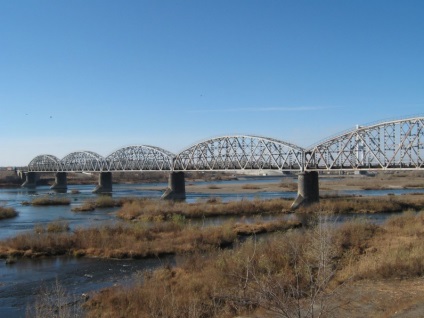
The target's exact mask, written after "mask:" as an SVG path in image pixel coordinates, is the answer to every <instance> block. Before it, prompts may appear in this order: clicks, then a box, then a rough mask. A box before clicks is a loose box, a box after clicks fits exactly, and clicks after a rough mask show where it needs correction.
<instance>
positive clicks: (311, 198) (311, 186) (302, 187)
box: [291, 171, 319, 209]
mask: <svg viewBox="0 0 424 318" xmlns="http://www.w3.org/2000/svg"><path fill="white" fill-rule="evenodd" d="M314 202H319V183H318V172H316V171H306V172H301V173H300V174H299V175H298V184H297V197H296V200H295V201H294V202H293V204H292V206H291V208H292V209H296V208H297V207H299V206H300V205H306V204H311V203H314Z"/></svg>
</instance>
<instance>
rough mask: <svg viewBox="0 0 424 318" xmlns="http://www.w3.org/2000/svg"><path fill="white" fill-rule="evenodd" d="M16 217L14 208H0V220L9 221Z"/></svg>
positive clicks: (16, 213)
mask: <svg viewBox="0 0 424 318" xmlns="http://www.w3.org/2000/svg"><path fill="white" fill-rule="evenodd" d="M15 216H18V212H16V210H15V209H14V208H10V207H4V206H0V220H2V219H10V218H14V217H15Z"/></svg>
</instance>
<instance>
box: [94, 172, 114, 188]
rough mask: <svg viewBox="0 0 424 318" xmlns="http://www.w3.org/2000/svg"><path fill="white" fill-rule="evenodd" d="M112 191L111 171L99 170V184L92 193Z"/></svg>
mask: <svg viewBox="0 0 424 318" xmlns="http://www.w3.org/2000/svg"><path fill="white" fill-rule="evenodd" d="M111 192H112V172H100V174H99V184H98V185H97V187H96V188H95V189H94V190H93V193H111Z"/></svg>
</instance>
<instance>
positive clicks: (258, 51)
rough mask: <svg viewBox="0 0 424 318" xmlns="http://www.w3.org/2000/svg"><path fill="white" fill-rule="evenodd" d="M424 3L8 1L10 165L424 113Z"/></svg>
mask: <svg viewBox="0 0 424 318" xmlns="http://www.w3.org/2000/svg"><path fill="white" fill-rule="evenodd" d="M423 16H424V2H423V1H413V0H408V1H391V0H381V1H377V0H369V1H365V0H356V1H347V0H346V1H339V0H334V1H327V0H322V1H312V0H310V1H302V0H296V1H294V0H293V1H284V0H261V1H259V0H257V1H252V0H239V1H236V0H222V1H221V0H213V1H207V0H204V1H203V0H161V1H153V0H151V1H142V0H139V1H132V0H126V1H108V0H98V1H95V0H89V1H87V0H73V1H58V0H50V1H49V0H27V1H24V0H22V1H7V0H3V1H0V111H1V116H0V120H1V124H0V166H8V165H18V166H19V165H26V164H28V163H29V161H30V160H31V159H32V158H33V157H35V156H36V155H39V154H52V155H55V156H57V157H59V158H63V157H64V156H65V155H67V154H69V153H70V152H73V151H79V150H90V151H95V152H97V153H99V154H100V155H103V156H106V155H108V154H110V153H111V152H113V151H114V150H117V149H118V148H121V147H123V146H128V145H142V144H146V145H154V146H158V147H162V148H165V149H167V150H169V151H171V152H174V153H177V152H179V151H181V150H183V149H184V148H187V147H188V146H190V145H192V144H194V143H196V142H198V141H201V140H205V139H209V138H212V137H216V136H221V135H227V134H236V133H242V134H254V135H262V136H267V137H273V138H277V139H281V140H285V141H289V142H292V143H295V144H298V145H300V146H303V147H306V146H308V145H310V144H313V143H315V142H316V141H318V140H320V139H323V138H325V137H327V136H329V135H332V134H334V133H337V132H339V131H341V130H345V129H348V128H352V127H354V126H355V125H356V124H366V123H368V122H373V121H377V120H384V119H387V118H396V117H403V116H409V115H414V114H422V113H424V19H423Z"/></svg>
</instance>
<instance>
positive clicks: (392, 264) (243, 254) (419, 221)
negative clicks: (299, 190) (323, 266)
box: [86, 212, 424, 318]
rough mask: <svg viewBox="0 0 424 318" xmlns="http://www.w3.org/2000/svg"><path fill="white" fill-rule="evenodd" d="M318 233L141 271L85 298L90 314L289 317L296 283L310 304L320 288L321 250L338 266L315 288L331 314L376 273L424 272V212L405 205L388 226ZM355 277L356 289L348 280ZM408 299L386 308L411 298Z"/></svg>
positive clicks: (377, 277)
mask: <svg viewBox="0 0 424 318" xmlns="http://www.w3.org/2000/svg"><path fill="white" fill-rule="evenodd" d="M324 229H325V227H324ZM327 229H328V228H327ZM316 233H318V231H317V230H316V228H311V229H310V230H303V231H296V232H285V233H281V234H274V235H273V236H269V237H268V238H267V239H265V240H261V241H259V242H257V241H256V242H255V241H253V240H248V241H246V242H245V243H243V244H241V245H239V246H237V247H236V248H234V249H233V250H225V251H215V252H211V253H210V254H208V255H204V254H201V255H199V254H193V255H192V256H188V257H185V258H184V259H183V260H182V261H180V262H178V264H177V267H176V268H171V267H165V268H162V269H159V270H157V271H154V272H144V273H141V274H139V277H140V281H139V282H136V283H135V284H134V285H133V286H131V287H122V286H118V287H112V288H108V289H105V290H103V291H102V292H100V293H98V294H97V295H95V296H94V297H93V299H92V300H91V301H89V302H88V303H87V304H86V309H87V310H88V317H99V316H108V317H115V316H121V317H189V318H190V317H193V318H194V317H206V318H209V317H210V318H212V317H224V318H225V317H235V316H252V317H253V316H254V317H276V316H278V317H280V316H281V317H286V315H285V314H283V312H284V311H281V310H280V309H281V308H283V309H284V310H285V311H286V312H288V311H290V308H291V306H294V308H297V307H296V304H294V303H293V302H290V297H292V296H290V295H291V294H290V293H291V292H292V291H293V290H295V291H296V294H295V295H297V296H296V297H300V298H296V302H297V304H298V305H299V306H300V307H301V308H303V310H306V308H309V307H308V306H309V305H308V304H310V298H309V295H310V294H309V293H310V292H311V290H313V289H314V288H315V287H314V286H315V285H314V284H313V282H314V281H315V278H314V279H312V280H311V279H310V277H311V275H317V273H319V272H320V271H314V270H313V269H314V268H315V269H316V268H318V267H316V265H314V264H316V263H315V262H316V261H317V260H322V258H321V256H320V255H327V257H328V259H330V260H331V262H330V263H329V265H330V267H329V269H330V270H334V275H330V276H329V278H330V282H329V284H328V286H327V287H326V288H325V290H322V291H321V292H320V294H319V295H318V297H319V299H321V300H327V301H329V304H330V306H329V307H326V309H328V310H329V311H328V312H326V313H327V314H329V315H331V310H334V313H337V312H339V313H340V312H343V310H342V309H343V308H342V307H340V308H336V307H339V306H340V305H343V304H345V302H347V300H349V301H350V298H349V295H350V294H351V293H353V292H355V294H354V295H357V296H356V298H355V301H356V302H357V303H358V302H359V304H360V303H361V300H359V299H357V297H361V296H360V295H361V294H360V293H361V289H360V288H361V287H360V286H361V285H358V283H357V282H358V280H360V279H367V281H369V280H371V281H370V282H371V283H370V284H371V285H372V286H373V285H374V284H378V282H379V281H381V280H382V279H387V278H411V277H421V276H422V275H423V274H424V247H423V244H422V243H423V242H422V238H423V237H424V213H418V214H416V213H415V212H406V213H404V215H402V216H397V217H394V218H392V219H390V220H389V221H388V222H387V223H386V224H385V225H383V226H377V225H372V224H369V223H367V222H364V221H355V222H347V223H345V224H343V225H342V226H340V227H337V228H333V229H332V230H330V236H329V237H328V238H329V240H322V239H318V238H317V236H316ZM322 242H327V243H326V244H329V245H328V246H327V247H326V248H325V249H324V251H328V253H327V254H325V253H324V254H323V253H322V251H321V252H319V247H320V246H323V245H322ZM318 243H319V244H318ZM318 256H319V257H318ZM314 277H315V276H314ZM318 277H319V276H316V279H318ZM352 279H354V280H355V281H356V283H355V284H353V285H352V286H355V287H354V288H353V289H352V288H350V287H349V286H350V285H349V284H350V283H348V282H352ZM343 288H346V291H344V293H345V294H343ZM376 292H377V291H375V292H374V295H373V296H375V293H376ZM378 292H379V293H381V291H378ZM346 293H347V294H346ZM357 293H359V294H357ZM383 294H384V293H383ZM343 295H344V296H343ZM326 297H330V298H326ZM386 297H387V296H386ZM405 299H406V298H405ZM405 299H404V301H403V302H401V303H396V304H395V303H393V306H390V308H389V309H390V310H388V311H387V310H386V312H392V313H394V312H396V311H397V309H396V308H398V309H399V308H402V309H404V308H408V306H411V304H414V302H406V300H405ZM416 299H418V300H420V299H423V297H421V298H420V297H418V296H416V297H415V300H416ZM362 301H366V300H362ZM375 301H377V300H374V302H375ZM346 304H347V303H346ZM383 304H385V305H387V302H384V301H383ZM302 306H303V307H302ZM331 306H334V307H331ZM332 308H333V309H332ZM346 308H347V307H346ZM367 310H368V309H367V308H361V309H360V310H359V311H358V315H353V316H352V317H361V316H366V312H367ZM373 310H374V311H376V310H377V311H376V312H378V309H373ZM364 313H365V314H364ZM380 313H381V311H380ZM317 316H318V315H317ZM382 317H383V316H382Z"/></svg>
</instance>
